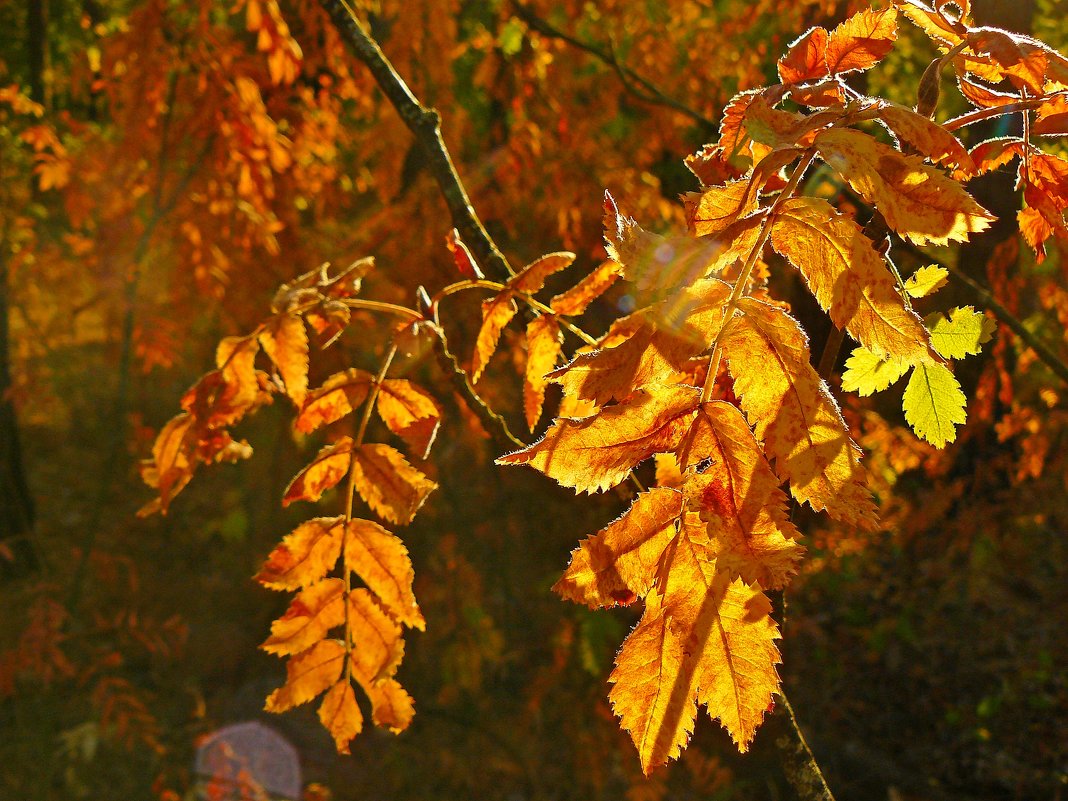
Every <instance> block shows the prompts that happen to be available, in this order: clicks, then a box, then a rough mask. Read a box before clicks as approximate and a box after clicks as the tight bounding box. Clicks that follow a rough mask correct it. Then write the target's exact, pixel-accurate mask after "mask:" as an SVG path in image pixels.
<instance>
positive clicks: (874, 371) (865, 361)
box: [842, 346, 910, 397]
mask: <svg viewBox="0 0 1068 801" xmlns="http://www.w3.org/2000/svg"><path fill="white" fill-rule="evenodd" d="M909 367H910V365H909V363H908V362H906V361H905V360H904V359H882V358H880V357H879V356H876V355H875V354H874V353H872V352H871V351H870V350H868V349H867V348H865V347H863V346H861V347H858V348H856V349H854V351H853V353H852V354H851V355H850V356H849V358H848V359H846V363H845V368H846V369H845V372H843V373H842V389H844V390H845V391H846V392H856V393H857V394H858V395H860V396H861V397H867V396H868V395H873V394H875V393H876V392H882V391H883V390H884V389H886V388H887V387H889V386H890V385H891V384H893V383H894V382H895V381H897V380H898V379H899V378H901V376H903V375H905V373H907V372H908V371H909Z"/></svg>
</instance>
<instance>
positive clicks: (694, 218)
mask: <svg viewBox="0 0 1068 801" xmlns="http://www.w3.org/2000/svg"><path fill="white" fill-rule="evenodd" d="M752 188H753V187H752V185H751V183H750V181H748V180H746V179H740V180H737V181H728V182H727V183H726V184H724V185H723V186H709V187H707V188H705V189H704V190H703V191H701V192H688V193H687V194H685V195H683V196H682V199H683V204H684V205H685V207H686V222H687V224H688V226H689V228H690V232H691V233H692V234H693V235H694V236H708V235H709V234H718V233H720V232H722V231H723V230H725V229H726V228H727V227H728V226H729V225H730V224H731V223H733V222H734V221H735V220H737V219H738V218H739V217H744V216H746V215H747V214H749V213H750V212H752V211H755V210H756V207H757V197H756V192H755V191H752V192H751V191H750V189H752Z"/></svg>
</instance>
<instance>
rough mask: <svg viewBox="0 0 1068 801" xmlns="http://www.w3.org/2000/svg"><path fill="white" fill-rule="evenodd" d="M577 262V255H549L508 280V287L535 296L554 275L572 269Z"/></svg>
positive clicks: (565, 253)
mask: <svg viewBox="0 0 1068 801" xmlns="http://www.w3.org/2000/svg"><path fill="white" fill-rule="evenodd" d="M574 261H575V254H574V253H568V252H567V251H561V252H559V253H549V254H547V255H545V256H542V257H541V258H540V259H536V260H535V261H532V262H531V263H530V264H528V265H527V266H526V267H524V268H523V269H522V270H520V271H519V272H518V273H516V274H515V275H514V276H512V277H511V278H509V279H508V286H509V287H510V288H511V289H513V290H515V291H516V292H526V293H527V294H530V295H532V294H534V293H535V292H537V291H539V290H540V289H541V288H542V286H544V284H545V279H546V278H548V277H549V276H550V275H552V274H553V273H558V272H560V271H561V270H563V269H565V268H567V267H570V266H571V263H572V262H574Z"/></svg>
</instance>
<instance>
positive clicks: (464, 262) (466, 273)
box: [445, 228, 486, 279]
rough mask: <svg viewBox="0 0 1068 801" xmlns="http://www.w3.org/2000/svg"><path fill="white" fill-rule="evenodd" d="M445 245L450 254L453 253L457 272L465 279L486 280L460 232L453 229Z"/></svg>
mask: <svg viewBox="0 0 1068 801" xmlns="http://www.w3.org/2000/svg"><path fill="white" fill-rule="evenodd" d="M445 245H446V246H447V247H448V248H449V252H450V253H452V259H453V263H454V264H455V265H456V270H457V272H459V273H460V275H462V276H463V277H464V278H474V279H482V278H485V277H486V276H484V275H483V274H482V270H480V269H479V268H478V263H477V262H476V261H475V257H474V256H472V255H471V251H470V249H469V248H468V247H467V245H466V244H465V243H464V241H463V240H462V239H461V238H460V232H459V231H457V230H456V229H455V228H453V229H452V230H451V231H449V233H448V236H446V237H445Z"/></svg>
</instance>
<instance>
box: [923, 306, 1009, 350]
mask: <svg viewBox="0 0 1068 801" xmlns="http://www.w3.org/2000/svg"><path fill="white" fill-rule="evenodd" d="M926 323H927V327H928V328H930V329H931V342H932V343H933V344H934V347H935V350H937V351H938V352H939V353H940V354H941V355H942V356H945V357H946V358H947V359H963V358H964V357H965V356H974V355H976V354H977V353H979V351H981V350H982V347H983V345H984V344H985V343H987V342H989V341H990V338H991V337H993V336H994V331H995V330H996V328H997V324H996V323H995V322H994V321H993V320H991V319H990V318H989V317H987V316H986V315H985V314H983V313H982V312H979V311H976V310H975V309H973V308H972V307H971V306H964V307H961V308H956V309H950V311H949V313H948V314H942V313H941V312H935V313H934V314H931V315H928V317H927V318H926Z"/></svg>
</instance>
